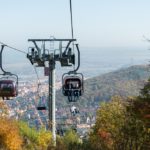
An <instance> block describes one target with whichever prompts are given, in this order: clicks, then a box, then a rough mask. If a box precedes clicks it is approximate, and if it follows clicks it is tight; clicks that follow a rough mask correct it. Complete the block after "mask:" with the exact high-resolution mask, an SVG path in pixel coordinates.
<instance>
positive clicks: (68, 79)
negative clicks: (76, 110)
mask: <svg viewBox="0 0 150 150" xmlns="http://www.w3.org/2000/svg"><path fill="white" fill-rule="evenodd" d="M62 84H63V85H62V92H63V95H64V96H68V100H69V102H75V101H77V99H78V98H79V97H80V96H82V94H83V75H82V74H79V73H78V74H75V75H68V74H64V75H63V78H62Z"/></svg>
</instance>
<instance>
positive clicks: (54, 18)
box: [0, 0, 150, 49]
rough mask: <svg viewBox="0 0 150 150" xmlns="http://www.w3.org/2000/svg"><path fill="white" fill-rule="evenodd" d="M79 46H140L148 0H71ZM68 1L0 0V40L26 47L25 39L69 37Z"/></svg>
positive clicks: (149, 32) (149, 21) (148, 31)
mask: <svg viewBox="0 0 150 150" xmlns="http://www.w3.org/2000/svg"><path fill="white" fill-rule="evenodd" d="M72 3H73V22H74V35H75V38H77V39H78V42H79V43H80V45H81V46H82V47H143V46H144V45H148V44H147V43H146V42H144V41H143V37H142V36H143V35H145V36H146V37H148V38H150V0H72ZM70 31H71V30H70V14H69V0H0V41H3V42H5V43H7V44H10V45H12V46H15V47H17V48H23V49H25V48H27V47H28V42H27V39H28V38H49V37H50V36H55V38H69V37H71V32H70Z"/></svg>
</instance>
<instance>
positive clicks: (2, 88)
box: [0, 75, 18, 99]
mask: <svg viewBox="0 0 150 150" xmlns="http://www.w3.org/2000/svg"><path fill="white" fill-rule="evenodd" d="M15 76H16V75H15ZM17 95H18V77H17V76H16V77H15V78H14V77H11V76H10V77H8V76H7V77H2V78H0V97H2V98H3V99H4V98H6V99H10V97H16V96H17Z"/></svg>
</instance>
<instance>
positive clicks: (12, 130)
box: [0, 117, 22, 150]
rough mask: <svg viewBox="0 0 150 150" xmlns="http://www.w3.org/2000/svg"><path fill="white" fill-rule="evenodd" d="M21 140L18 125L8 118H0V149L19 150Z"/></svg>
mask: <svg viewBox="0 0 150 150" xmlns="http://www.w3.org/2000/svg"><path fill="white" fill-rule="evenodd" d="M21 146H22V138H21V136H20V133H19V130H18V125H17V123H16V122H15V121H13V120H11V119H8V118H2V117H1V118H0V149H7V150H20V149H21Z"/></svg>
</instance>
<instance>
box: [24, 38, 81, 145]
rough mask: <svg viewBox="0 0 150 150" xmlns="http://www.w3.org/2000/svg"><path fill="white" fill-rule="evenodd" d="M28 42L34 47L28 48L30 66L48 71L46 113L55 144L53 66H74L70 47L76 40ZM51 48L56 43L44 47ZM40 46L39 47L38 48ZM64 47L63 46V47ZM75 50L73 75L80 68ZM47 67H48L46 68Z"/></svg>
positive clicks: (53, 39) (31, 40)
mask: <svg viewBox="0 0 150 150" xmlns="http://www.w3.org/2000/svg"><path fill="white" fill-rule="evenodd" d="M28 41H29V42H32V43H33V44H34V47H29V50H28V54H27V58H28V59H29V60H30V62H31V64H32V65H36V67H44V68H46V69H47V70H48V76H49V98H48V106H49V107H48V111H49V125H50V130H51V131H52V136H53V141H54V143H55V144H56V119H55V104H56V102H55V64H56V61H58V62H60V64H61V66H62V67H69V66H73V65H75V53H74V52H73V49H72V48H71V46H70V45H72V43H73V42H75V41H76V39H55V38H50V39H29V40H28ZM52 43H53V46H54V44H55V43H57V47H58V48H55V47H53V49H51V48H50V47H49V48H48V49H47V48H46V46H48V45H49V46H50V45H52ZM39 44H41V46H39ZM64 45H65V46H64ZM75 48H76V50H77V52H78V66H77V69H75V70H74V71H70V73H75V72H76V71H77V70H78V69H79V66H80V63H79V62H80V61H79V60H80V53H79V47H78V44H75ZM47 65H48V67H47Z"/></svg>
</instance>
